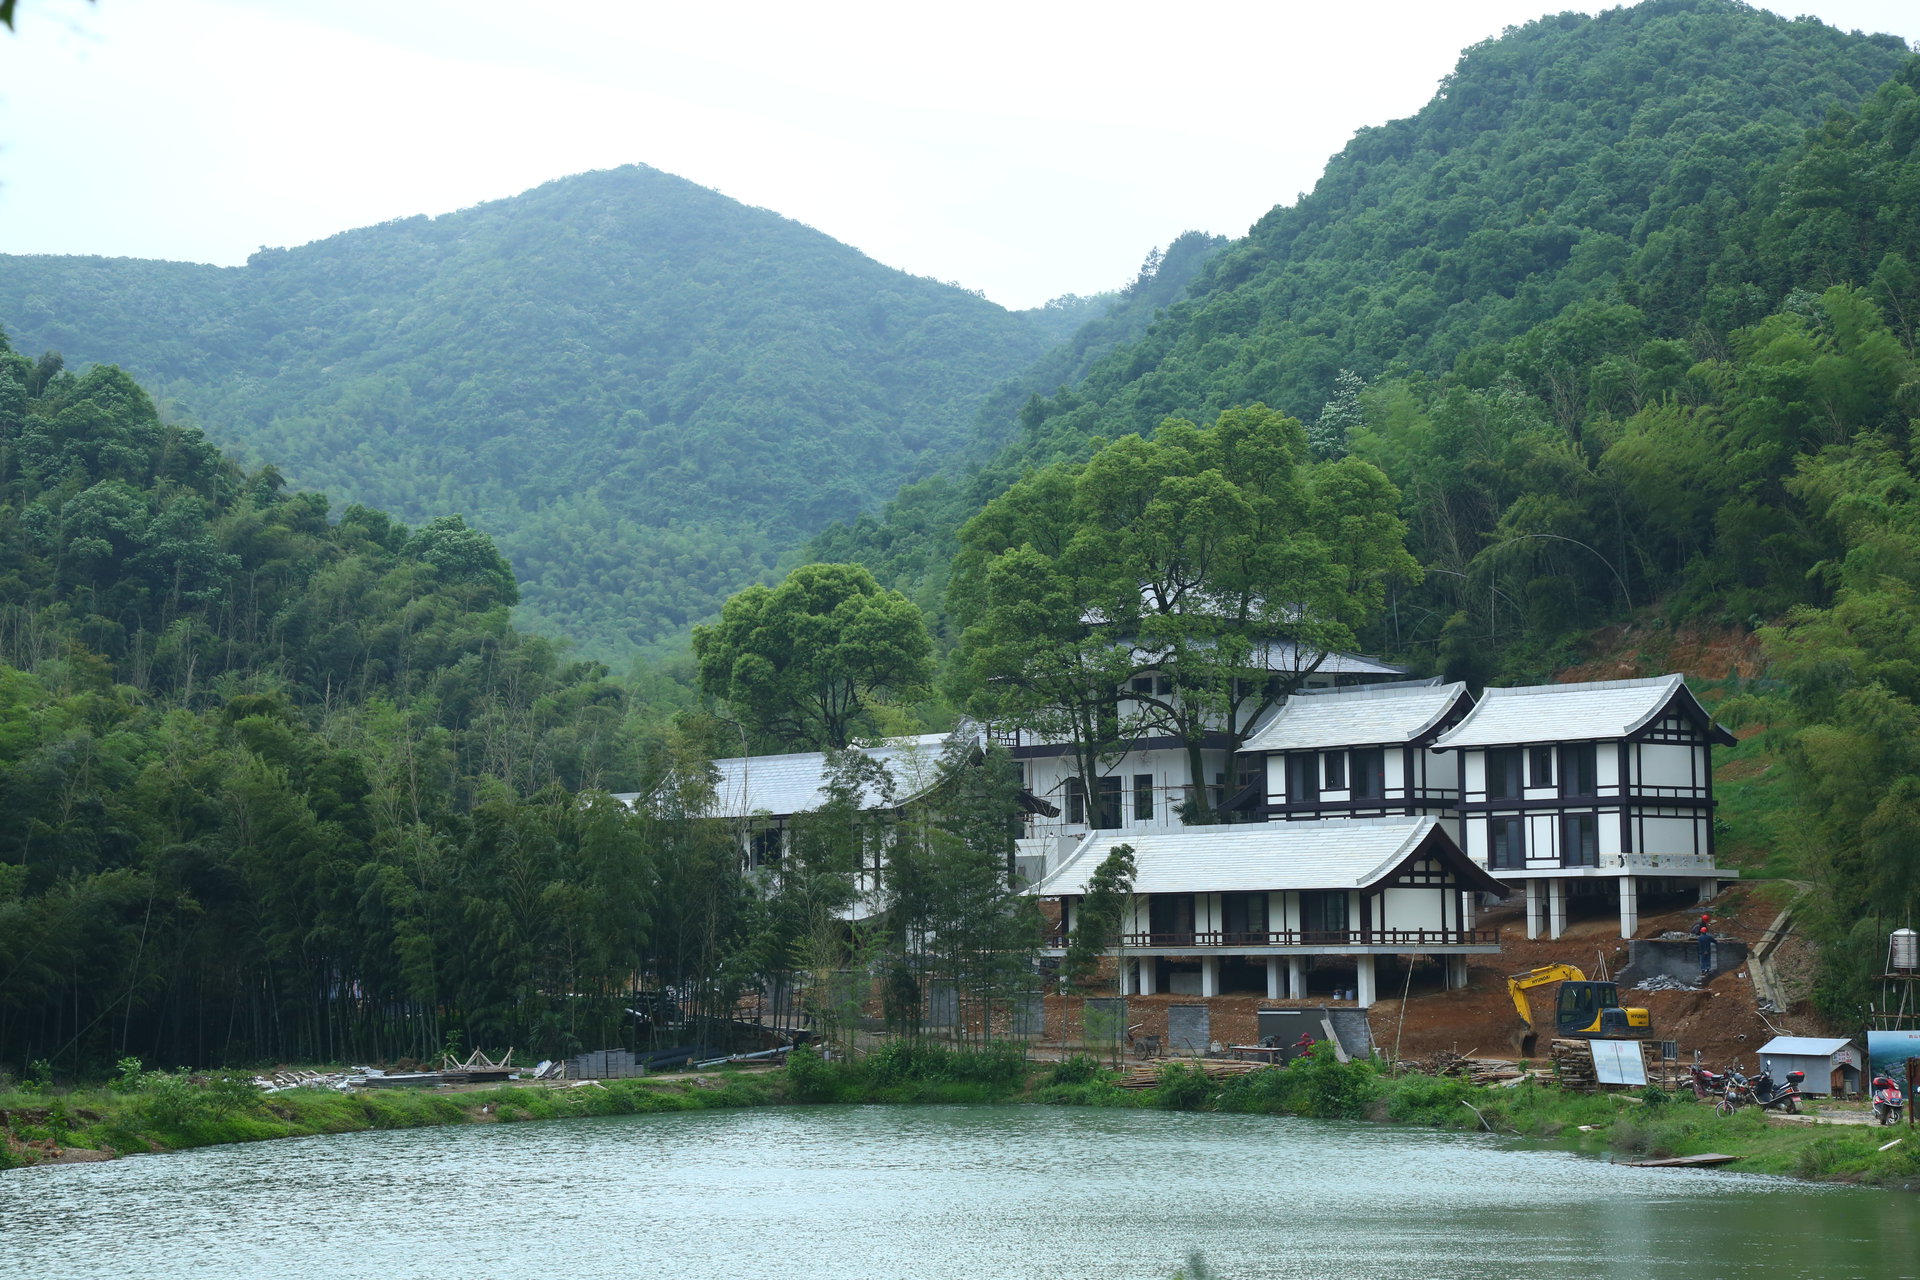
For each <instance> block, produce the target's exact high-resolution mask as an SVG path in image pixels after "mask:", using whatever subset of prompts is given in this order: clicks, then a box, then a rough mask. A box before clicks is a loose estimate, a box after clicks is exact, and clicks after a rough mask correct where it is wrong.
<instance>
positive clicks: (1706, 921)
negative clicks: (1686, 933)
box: [1693, 911, 1713, 982]
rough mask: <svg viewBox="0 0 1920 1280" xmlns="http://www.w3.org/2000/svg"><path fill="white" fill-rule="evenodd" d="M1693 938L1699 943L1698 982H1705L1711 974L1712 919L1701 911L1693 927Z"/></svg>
mask: <svg viewBox="0 0 1920 1280" xmlns="http://www.w3.org/2000/svg"><path fill="white" fill-rule="evenodd" d="M1693 936H1694V937H1695V938H1697V939H1699V941H1700V980H1701V981H1702V982H1705V981H1706V980H1707V976H1708V975H1709V974H1711V973H1712V972H1713V917H1712V916H1710V915H1708V914H1707V913H1706V912H1704V911H1702V912H1701V913H1700V923H1699V924H1696V925H1695V926H1693Z"/></svg>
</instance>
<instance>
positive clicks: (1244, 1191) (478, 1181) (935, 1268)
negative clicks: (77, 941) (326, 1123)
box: [0, 1107, 1920, 1280]
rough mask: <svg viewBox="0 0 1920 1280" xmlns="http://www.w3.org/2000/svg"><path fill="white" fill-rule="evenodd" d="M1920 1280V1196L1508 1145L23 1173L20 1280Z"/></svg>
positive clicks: (769, 1149) (1021, 1118)
mask: <svg viewBox="0 0 1920 1280" xmlns="http://www.w3.org/2000/svg"><path fill="white" fill-rule="evenodd" d="M1194 1249H1198V1250H1200V1251H1202V1252H1203V1253H1205V1255H1206V1256H1207V1260H1208V1261H1209V1263H1210V1264H1211V1265H1212V1267H1213V1268H1214V1270H1215V1272H1216V1273H1217V1274H1218V1275H1219V1276H1221V1277H1222V1278H1223V1280H1255V1278H1264V1277H1281V1276H1286V1277H1294V1276H1299V1277H1325V1276H1352V1277H1393V1278H1396V1280H1397V1278H1399V1277H1407V1278H1409V1280H1414V1278H1418V1280H1431V1278H1438V1277H1455V1276H1458V1277H1473V1278H1474V1280H1489V1278H1492V1277H1504V1276H1522V1275H1525V1276H1529V1277H1543V1276H1579V1277H1635V1278H1638V1277H1647V1276H1655V1275H1660V1274H1662V1273H1665V1274H1670V1275H1673V1276H1685V1277H1689V1278H1690V1280H1693V1278H1698V1277H1721V1276H1754V1277H1769V1278H1779V1277H1800V1276H1804V1277H1809V1278H1815V1277H1817V1278H1818V1280H1841V1278H1842V1277H1853V1276H1860V1277H1874V1278H1875V1280H1883V1278H1891V1277H1899V1276H1916V1275H1920V1197H1915V1196H1912V1195H1905V1194H1900V1193H1892V1192H1878V1191H1861V1190H1850V1189H1832V1188H1821V1187H1811V1186H1804V1185H1801V1184H1798V1183H1794V1182H1789V1181H1784V1180H1777V1179H1766V1178H1756V1177H1748V1176H1743V1175H1739V1174H1728V1173H1715V1172H1704V1171H1688V1172H1670V1171H1661V1170H1652V1169H1627V1168H1620V1167H1615V1166H1611V1165H1608V1164H1605V1163H1601V1162H1598V1161H1595V1160H1593V1159H1590V1158H1584V1157H1576V1156H1571V1155H1566V1154H1561V1153H1557V1152H1543V1151H1529V1150H1517V1149H1515V1148H1514V1147H1512V1146H1511V1145H1508V1144H1505V1143H1502V1142H1498V1141H1496V1140H1493V1139H1489V1138H1482V1137H1474V1136H1467V1135H1451V1134H1437V1133H1430V1132H1426V1131H1420V1130H1408V1129H1399V1128H1388V1127H1385V1126H1376V1125H1362V1124H1340V1123H1334V1122H1317V1121H1309V1120H1287V1119H1270V1118H1264V1117H1244V1116H1192V1115H1176V1114H1166V1113H1158V1112H1131V1111H1129V1112H1117V1113H1114V1112H1102V1111H1085V1110H1073V1109H1062V1108H1044V1107H965V1108H962V1107H922V1108H892V1107H828V1108H813V1109H801V1108H783V1109H770V1110H760V1111H749V1112H735V1113H714V1112H709V1113H701V1114H693V1115H682V1116H635V1117H624V1118H613V1119H598V1120H575V1121H555V1122H550V1123H544V1124H522V1125H490V1126H484V1127H462V1128H448V1129H427V1130H416V1131H412V1132H405V1133H373V1134H355V1135H350V1136H345V1137H332V1138H312V1139H302V1140H298V1141H286V1142H270V1143H261V1144H257V1145H254V1146H250V1147H222V1148H216V1149H211V1150H206V1151H196V1152H188V1153H184V1154H180V1155H169V1156H148V1157H139V1158H134V1159H128V1160H121V1161H116V1162H114V1163H110V1164H96V1165H74V1166H67V1167H62V1168H51V1169H32V1170H22V1171H17V1172H13V1173H8V1174H5V1175H0V1276H3V1277H6V1278H7V1280H11V1278H12V1277H14V1276H35V1277H58V1278H60V1280H83V1278H88V1277H108V1276H112V1277H116V1278H118V1277H125V1276H136V1277H140V1278H141V1280H174V1278H175V1277H194V1278H195V1280H200V1278H203V1277H228V1276H231V1277H249V1278H252V1277H302V1278H303V1280H304V1278H305V1277H325V1278H327V1280H333V1278H335V1277H362V1276H364V1277H369V1278H370V1280H416V1278H417V1280H455V1278H456V1277H457V1278H458V1280H481V1278H490V1277H503V1278H505V1277H512V1278H514V1280H519V1278H521V1277H535V1276H554V1277H561V1278H563V1280H576V1278H578V1280H586V1278H589V1277H592V1278H597V1277H616V1276H617V1277H623V1278H632V1280H653V1278H654V1277H663V1278H668V1277H670V1278H672V1280H699V1278H703V1277H709V1276H721V1275H739V1276H743V1277H744V1276H753V1277H762V1276H776V1277H783V1278H784V1277H793V1276H803V1277H812V1276H824V1277H885V1278H888V1280H892V1278H894V1277H899V1278H901V1280H947V1278H949V1277H952V1278H955V1280H957V1278H959V1277H967V1278H969V1280H980V1278H983V1277H1020V1278H1021V1280H1082V1278H1085V1280H1095V1278H1097V1280H1165V1278H1166V1277H1168V1276H1170V1275H1171V1274H1172V1272H1173V1270H1174V1268H1175V1267H1177V1266H1178V1265H1180V1263H1181V1262H1182V1260H1183V1259H1184V1258H1185V1257H1186V1255H1187V1253H1188V1251H1189V1250H1194Z"/></svg>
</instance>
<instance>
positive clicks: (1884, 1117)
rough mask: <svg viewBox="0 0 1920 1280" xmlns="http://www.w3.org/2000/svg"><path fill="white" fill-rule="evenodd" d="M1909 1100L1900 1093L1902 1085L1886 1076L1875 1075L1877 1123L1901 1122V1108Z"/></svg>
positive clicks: (1875, 1117)
mask: <svg viewBox="0 0 1920 1280" xmlns="http://www.w3.org/2000/svg"><path fill="white" fill-rule="evenodd" d="M1906 1105H1907V1100H1906V1098H1905V1097H1903V1096H1902V1095H1901V1093H1900V1086H1899V1085H1896V1084H1895V1083H1894V1082H1893V1081H1891V1080H1889V1079H1888V1078H1887V1077H1885V1076H1875V1077H1874V1081H1873V1120H1874V1123H1875V1124H1899V1123H1900V1112H1901V1109H1902V1108H1904V1107H1905V1106H1906Z"/></svg>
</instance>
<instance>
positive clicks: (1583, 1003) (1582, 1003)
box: [1554, 981, 1652, 1040]
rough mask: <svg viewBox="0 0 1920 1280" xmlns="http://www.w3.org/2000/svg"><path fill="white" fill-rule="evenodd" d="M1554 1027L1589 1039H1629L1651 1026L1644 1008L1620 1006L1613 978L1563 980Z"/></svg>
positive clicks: (1559, 1031)
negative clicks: (1589, 980) (1599, 980)
mask: <svg viewBox="0 0 1920 1280" xmlns="http://www.w3.org/2000/svg"><path fill="white" fill-rule="evenodd" d="M1554 1030H1555V1031H1556V1032H1557V1033H1558V1034H1560V1035H1562V1036H1579V1037H1583V1038H1587V1039H1594V1038H1599V1039H1608V1040H1611V1039H1622V1040H1624V1039H1630V1038H1634V1037H1636V1036H1644V1035H1646V1034H1648V1033H1649V1032H1650V1031H1651V1030H1652V1019H1650V1018H1649V1017H1648V1016H1647V1011H1646V1010H1645V1009H1623V1008H1621V1007H1620V989H1619V988H1618V987H1617V986H1615V985H1614V984H1613V983H1611V982H1571V981H1569V982H1562V983H1561V984H1560V1007H1559V1008H1558V1010H1556V1012H1555V1017H1554Z"/></svg>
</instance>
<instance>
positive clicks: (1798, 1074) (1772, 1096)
mask: <svg viewBox="0 0 1920 1280" xmlns="http://www.w3.org/2000/svg"><path fill="white" fill-rule="evenodd" d="M1806 1078H1807V1073H1806V1072H1804V1071H1789V1072H1787V1079H1786V1083H1784V1084H1775V1083H1774V1082H1773V1073H1772V1072H1771V1071H1769V1070H1767V1068H1766V1066H1765V1065H1764V1064H1763V1065H1762V1066H1761V1068H1760V1074H1759V1075H1757V1076H1755V1077H1754V1078H1753V1080H1752V1081H1751V1082H1750V1084H1751V1087H1752V1090H1753V1100H1754V1101H1755V1102H1757V1103H1759V1104H1760V1106H1761V1107H1763V1108H1764V1109H1766V1110H1768V1111H1784V1112H1786V1113H1787V1114H1788V1115H1795V1116H1797V1115H1799V1114H1800V1082H1801V1081H1802V1080H1805V1079H1806Z"/></svg>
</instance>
